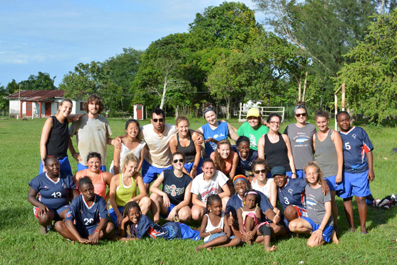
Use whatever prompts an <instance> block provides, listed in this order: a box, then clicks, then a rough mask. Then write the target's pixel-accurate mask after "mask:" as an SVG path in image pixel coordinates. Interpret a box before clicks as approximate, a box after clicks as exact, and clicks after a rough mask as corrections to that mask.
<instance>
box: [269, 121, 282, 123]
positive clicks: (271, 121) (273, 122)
mask: <svg viewBox="0 0 397 265" xmlns="http://www.w3.org/2000/svg"><path fill="white" fill-rule="evenodd" d="M270 123H271V124H280V122H279V121H271V122H270Z"/></svg>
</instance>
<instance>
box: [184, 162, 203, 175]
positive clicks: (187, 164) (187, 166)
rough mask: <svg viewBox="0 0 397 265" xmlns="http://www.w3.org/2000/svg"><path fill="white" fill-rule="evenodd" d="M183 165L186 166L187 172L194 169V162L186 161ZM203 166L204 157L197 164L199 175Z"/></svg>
mask: <svg viewBox="0 0 397 265" xmlns="http://www.w3.org/2000/svg"><path fill="white" fill-rule="evenodd" d="M183 166H184V167H185V169H186V171H187V173H190V171H192V168H193V166H194V162H188V163H185V164H184V165H183ZM202 166H203V159H200V162H199V164H198V166H197V175H198V174H200V173H201V167H202Z"/></svg>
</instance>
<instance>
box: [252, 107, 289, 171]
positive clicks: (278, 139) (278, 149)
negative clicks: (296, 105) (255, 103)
mask: <svg viewBox="0 0 397 265" xmlns="http://www.w3.org/2000/svg"><path fill="white" fill-rule="evenodd" d="M267 123H268V124H269V132H268V133H267V134H265V135H263V137H261V139H259V142H258V157H259V158H261V159H265V154H266V163H267V164H268V166H269V170H271V169H272V168H273V167H275V166H281V167H284V168H285V170H286V171H287V172H286V175H287V176H288V177H292V178H296V173H295V163H294V158H293V156H292V152H291V144H290V141H289V139H288V136H287V135H286V134H281V133H279V132H278V130H279V129H280V124H281V116H280V115H279V114H277V113H272V114H270V115H269V117H268V118H267ZM269 177H271V174H270V173H269Z"/></svg>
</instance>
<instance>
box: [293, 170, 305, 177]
mask: <svg viewBox="0 0 397 265" xmlns="http://www.w3.org/2000/svg"><path fill="white" fill-rule="evenodd" d="M291 174H292V172H291ZM296 178H305V172H304V171H303V169H297V170H296Z"/></svg>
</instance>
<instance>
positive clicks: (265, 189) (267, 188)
mask: <svg viewBox="0 0 397 265" xmlns="http://www.w3.org/2000/svg"><path fill="white" fill-rule="evenodd" d="M256 181H258V180H255V182H254V181H252V182H251V188H253V189H254V190H257V191H260V192H262V193H263V194H265V195H266V197H267V198H268V199H269V200H270V184H271V183H272V182H273V181H274V180H273V179H272V178H268V179H267V182H266V184H265V186H263V187H260V186H259V185H258V183H256Z"/></svg>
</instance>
